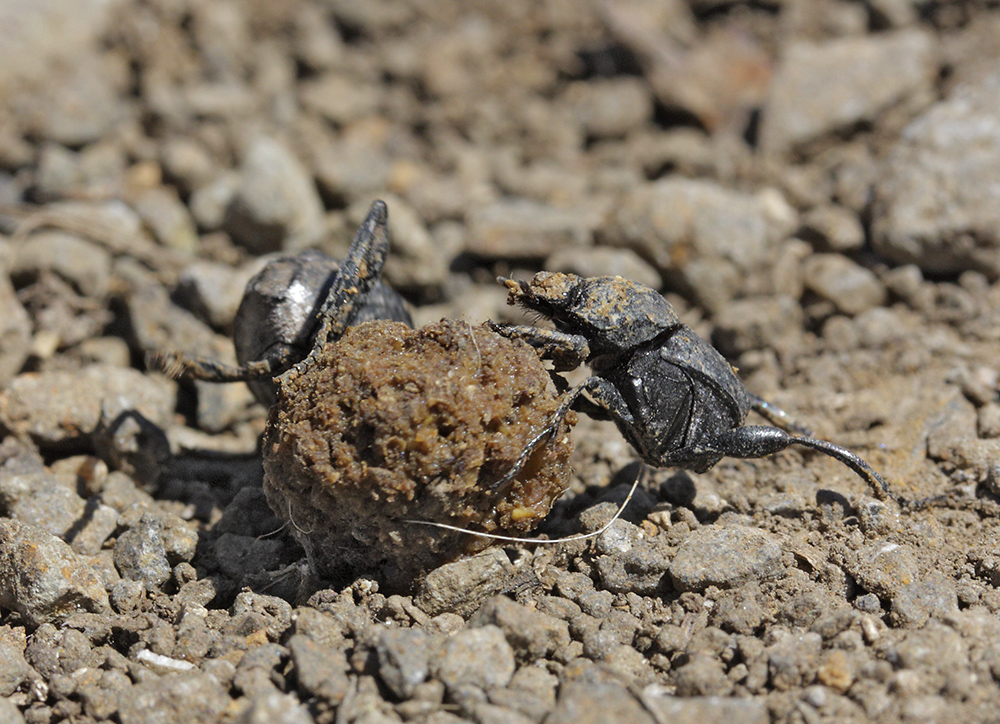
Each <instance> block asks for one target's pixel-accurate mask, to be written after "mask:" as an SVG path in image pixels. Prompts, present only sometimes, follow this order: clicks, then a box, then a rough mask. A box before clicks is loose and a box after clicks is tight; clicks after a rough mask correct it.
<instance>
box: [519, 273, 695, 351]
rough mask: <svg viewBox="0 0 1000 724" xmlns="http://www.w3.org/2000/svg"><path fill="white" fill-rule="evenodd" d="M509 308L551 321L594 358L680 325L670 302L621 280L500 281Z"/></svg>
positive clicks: (546, 277)
mask: <svg viewBox="0 0 1000 724" xmlns="http://www.w3.org/2000/svg"><path fill="white" fill-rule="evenodd" d="M500 281H501V282H502V283H503V284H504V285H506V287H507V289H508V297H507V303H508V304H520V305H521V306H522V307H525V308H526V309H530V310H532V311H534V312H538V313H539V314H541V315H542V316H544V317H547V318H549V319H551V320H552V323H553V324H555V326H556V329H558V330H559V331H560V332H566V333H568V334H578V335H580V336H581V337H584V338H586V340H587V342H588V343H589V345H590V349H591V352H592V354H593V355H598V354H614V353H617V352H623V351H626V350H629V349H632V348H634V347H635V346H637V345H639V344H642V343H644V342H647V341H649V340H651V339H653V338H654V337H656V336H657V335H658V334H660V333H661V332H663V331H665V330H667V329H670V328H671V327H675V326H677V325H679V324H680V323H681V322H680V320H679V319H678V318H677V313H676V312H674V308H673V307H672V306H670V302H668V301H667V300H666V299H664V298H663V296H662V295H661V294H660V293H659V292H657V291H656V290H654V289H650V288H649V287H647V286H643V285H642V284H636V283H635V282H631V281H629V280H628V279H623V278H622V277H589V278H584V277H578V276H576V275H575V274H562V273H558V272H539V273H538V274H535V276H534V278H532V280H531V281H530V282H525V281H515V280H512V279H504V278H503V277H501V278H500Z"/></svg>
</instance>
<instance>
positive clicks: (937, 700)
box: [0, 0, 1000, 724]
mask: <svg viewBox="0 0 1000 724" xmlns="http://www.w3.org/2000/svg"><path fill="white" fill-rule="evenodd" d="M998 68H1000V8H998V6H997V3H996V2H991V1H989V0H968V1H965V2H959V1H946V0H940V1H934V0H930V1H928V0H919V1H918V0H816V1H815V2H793V1H792V0H772V1H770V2H723V1H719V0H669V1H668V0H627V1H622V2H612V1H611V0H607V1H600V0H594V1H593V2H586V3H584V2H567V1H565V0H545V1H543V2H537V1H536V0H507V1H505V2H499V1H496V2H491V1H489V0H483V1H481V2H475V3H465V2H456V1H454V0H422V1H420V2H416V1H413V2H390V1H385V2H375V1H372V2H365V3H355V2H351V1H350V0H313V1H309V0H293V1H291V2H282V3H271V2H267V1H266V0H245V1H242V2H241V1H237V0H220V1H213V2H197V1H196V0H77V1H76V2H69V1H68V0H31V1H28V0H10V1H8V2H6V3H3V4H0V99H2V100H0V222H2V225H0V268H2V269H3V270H4V273H3V274H2V275H0V388H2V392H0V432H2V433H3V440H2V443H0V509H2V510H0V512H2V513H3V517H2V518H0V607H2V608H0V612H2V619H0V624H2V625H0V694H2V695H3V698H0V720H3V721H5V722H6V721H10V722H28V723H30V724H47V723H48V722H61V721H68V722H74V723H76V724H84V723H87V722H103V721H114V722H119V723H120V724H140V723H142V724H144V723H147V722H148V723H150V724H152V723H153V722H170V721H186V722H193V723H195V724H199V723H201V722H215V721H226V722H230V721H232V722H242V723H245V724H249V723H263V722H279V721H280V722H287V723H288V724H298V723H300V722H302V723H305V722H310V721H316V722H343V723H347V722H365V723H366V724H374V723H375V722H400V721H413V722H427V723H428V724H432V723H433V724H447V723H449V722H458V721H474V722H478V723H480V724H487V723H492V722H546V723H547V724H557V723H561V722H604V721H633V722H650V723H652V722H656V723H657V724H666V723H667V722H670V723H671V724H673V723H675V722H676V723H683V722H699V723H701V724H707V723H708V722H717V721H718V722H724V721H740V722H751V723H757V722H768V721H770V722H806V723H809V724H811V723H812V722H820V721H837V722H845V721H878V722H896V721H914V722H921V721H941V720H945V719H949V720H954V721H996V720H998V719H1000V714H998V713H997V712H998V711H1000V688H998V681H1000V649H998V648H997V645H996V642H997V640H998V639H1000V590H998V587H1000V552H998V550H997V544H996V540H997V535H998V527H1000V526H998V515H1000V505H998V501H1000V363H998V361H997V360H998V352H1000V284H998V279H1000V72H998V70H997V69H998ZM374 198H382V199H385V200H386V201H387V203H388V205H389V209H390V223H391V228H392V232H393V234H394V237H393V244H394V246H393V250H392V255H391V257H390V259H389V261H388V264H387V266H386V270H385V279H386V280H387V281H388V283H390V284H391V285H392V286H393V287H394V288H395V289H397V290H399V291H400V292H401V293H403V294H404V295H405V296H406V298H407V299H408V300H409V302H410V303H411V304H412V306H413V312H414V317H415V319H416V320H417V322H418V323H419V324H424V323H428V322H431V321H435V320H437V319H440V318H441V317H444V316H448V317H464V318H465V319H466V320H468V321H469V322H470V323H471V324H478V323H479V322H481V321H484V320H486V319H495V320H500V321H524V317H521V316H518V313H517V312H516V310H513V309H511V308H509V307H507V306H505V304H504V300H505V296H506V292H505V290H504V289H503V288H502V287H500V286H499V285H497V284H495V282H494V281H493V280H494V278H495V277H496V276H497V275H498V274H503V275H504V276H512V277H515V278H529V277H530V275H531V274H532V273H533V272H534V271H537V270H539V269H547V270H554V271H569V272H575V273H578V274H582V275H585V276H590V275H597V274H608V273H615V274H621V275H622V276H625V277H628V278H630V279H633V280H635V281H638V282H641V283H644V284H647V285H650V286H654V287H656V288H658V289H661V290H663V291H664V293H665V294H666V295H667V297H668V298H669V299H670V300H671V301H672V302H673V303H674V305H675V307H676V308H677V310H678V312H679V314H680V315H681V317H682V319H683V320H684V321H685V322H687V323H688V324H690V325H692V326H693V327H694V328H695V329H696V330H697V331H698V332H699V333H701V334H703V335H704V336H705V337H707V338H710V339H711V340H712V341H713V342H714V343H715V345H716V346H717V347H718V348H719V349H720V350H721V351H722V352H723V353H724V354H725V355H726V356H727V357H728V358H729V359H730V360H731V361H732V362H733V364H734V365H735V366H737V367H738V368H739V371H740V375H741V376H742V378H743V379H744V381H745V382H746V384H747V386H748V388H749V389H751V390H752V391H753V392H755V393H757V394H760V395H762V396H764V397H765V398H767V399H769V400H772V401H773V402H775V403H777V404H779V405H780V406H782V407H783V408H785V409H786V410H788V411H790V412H791V413H792V414H793V415H794V416H795V417H796V418H797V419H799V420H801V421H802V422H804V423H805V424H807V425H809V426H810V427H812V428H814V429H815V430H816V433H817V435H818V436H819V437H822V438H825V439H828V440H832V441H835V442H836V443H838V444H841V445H844V446H846V447H848V448H850V449H851V450H853V451H855V452H857V453H858V454H859V455H861V456H862V457H864V458H865V459H866V460H868V461H869V462H870V463H871V464H872V465H873V466H874V467H876V468H877V469H878V470H880V471H881V472H882V473H883V474H884V475H885V477H886V478H887V480H888V481H889V483H890V484H891V486H892V487H893V489H894V490H895V492H896V493H897V494H898V495H900V496H901V497H902V498H904V499H905V500H908V501H920V504H918V505H906V506H904V507H903V508H902V509H900V508H898V507H897V506H896V505H895V504H893V503H891V502H888V503H887V502H881V501H878V500H876V499H874V498H873V497H871V492H870V490H869V489H868V488H867V486H866V485H865V484H864V482H863V481H862V480H860V479H859V478H858V477H857V476H856V475H854V474H853V473H852V472H851V471H850V470H849V469H847V468H846V467H844V466H843V465H840V464H839V463H837V462H836V461H834V460H831V459H830V458H828V457H826V456H823V455H820V454H816V453H814V452H809V451H804V450H799V449H792V450H789V451H786V452H783V453H781V454H778V455H775V456H773V457H771V458H767V459H762V460H731V459H727V460H724V461H723V462H722V463H720V464H719V465H717V466H716V467H715V468H713V469H712V470H710V471H709V472H707V473H704V474H694V473H687V472H683V471H676V470H669V469H668V470H654V471H651V473H650V475H648V476H647V477H646V478H645V480H644V481H643V484H642V486H641V488H640V490H639V491H638V492H637V493H636V495H635V497H634V499H633V501H632V502H631V504H630V505H629V507H628V509H627V510H626V511H625V514H624V517H623V519H622V520H619V521H617V522H615V523H614V524H613V525H612V527H611V528H610V529H608V530H607V531H606V532H605V533H603V534H601V535H600V536H598V537H596V538H594V539H591V540H583V541H574V542H568V543H564V544H560V545H554V546H541V545H539V546H533V545H509V546H506V547H494V548H491V549H488V550H486V551H485V552H483V553H481V554H479V555H478V556H475V557H471V558H466V559H462V560H459V561H457V562H454V563H450V564H447V565H444V566H441V567H439V568H436V569H434V570H431V571H429V572H428V573H427V574H426V577H424V578H423V579H421V580H417V581H414V584H413V588H412V590H411V591H407V592H405V594H398V593H396V594H393V595H387V593H388V592H386V591H381V592H380V590H379V586H378V584H377V582H375V581H373V580H370V579H366V578H361V579H359V580H356V581H355V582H354V583H353V584H351V585H347V586H344V587H339V588H332V587H329V586H328V585H324V583H323V581H319V582H317V581H316V580H315V578H314V577H313V576H311V575H310V574H309V571H308V570H307V569H306V567H305V565H304V563H303V551H302V549H301V548H300V547H299V546H298V545H297V544H296V542H295V539H294V537H293V535H292V534H291V533H290V531H289V530H288V528H287V527H286V528H282V526H281V523H280V522H279V521H278V519H277V518H276V517H275V516H274V514H273V513H272V512H271V510H270V509H269V508H268V506H267V503H266V501H265V499H264V494H263V491H262V487H261V481H262V475H263V473H262V468H261V460H260V455H259V453H258V445H259V442H258V441H259V439H260V435H261V433H262V432H263V430H264V425H265V421H266V419H267V410H265V409H264V408H263V407H262V406H260V405H259V404H257V403H256V402H255V400H254V398H253V396H252V395H251V393H250V392H249V390H248V389H247V388H246V387H245V386H244V385H242V384H233V385H214V386H213V385H210V384H207V383H201V382H197V383H192V382H180V383H177V382H174V381H171V380H168V379H167V378H165V377H163V376H162V375H159V374H155V373H152V372H148V371H147V370H146V369H145V367H144V363H143V359H144V354H145V353H146V352H148V351H151V350H157V349H164V348H171V349H182V350H187V351H190V352H195V353H199V354H204V355H210V356H213V357H217V358H221V359H228V360H232V355H233V352H232V344H231V341H230V336H229V335H230V334H231V330H232V324H233V317H234V314H235V311H236V307H237V305H238V303H239V300H240V296H241V294H242V289H243V286H244V284H245V283H246V281H247V280H248V279H249V278H250V277H251V276H252V275H253V274H254V273H255V272H256V271H257V270H258V269H260V268H261V265H262V264H263V263H264V262H265V261H266V260H267V259H268V258H270V257H269V256H268V255H272V254H274V253H277V252H281V251H284V252H295V251H298V250H301V249H305V248H309V247H317V248H320V249H323V250H325V251H327V252H329V253H331V254H338V255H342V254H343V252H344V251H345V249H346V247H347V244H348V243H349V241H350V238H351V236H352V234H353V231H354V229H355V228H356V227H357V225H358V223H359V222H360V221H361V219H362V218H363V216H364V214H365V212H366V211H367V209H368V206H369V204H370V203H371V201H372V200H373V199H374ZM571 436H572V439H573V441H574V443H575V452H574V453H573V456H572V458H571V463H572V466H573V469H574V473H573V482H572V484H571V487H570V491H569V492H568V493H567V495H566V496H565V498H564V499H563V500H562V501H560V502H558V503H557V504H556V506H555V508H554V510H553V512H552V514H551V515H550V516H549V518H548V520H547V521H546V522H545V523H544V524H543V525H542V527H541V528H540V529H539V532H540V533H543V534H546V535H549V536H551V537H555V536H558V535H568V534H573V533H578V532H586V531H594V530H598V529H599V528H600V527H601V526H602V525H603V524H604V523H605V522H607V521H608V520H609V519H610V517H611V516H612V514H613V512H614V511H615V509H616V506H617V504H618V503H619V502H621V501H622V500H623V498H624V496H625V494H626V492H627V490H628V486H629V485H630V484H631V482H632V481H633V480H634V479H635V475H636V474H637V471H638V468H637V465H636V459H637V458H636V455H635V453H634V452H633V451H632V450H631V449H630V448H629V447H628V445H627V444H626V443H625V442H624V441H623V440H622V438H621V436H620V435H619V434H618V432H617V430H616V429H615V428H614V426H613V425H611V424H610V423H607V422H594V421H591V420H588V419H587V418H585V417H582V418H581V420H580V423H579V424H578V425H577V426H576V428H575V429H574V430H573V431H572V433H571Z"/></svg>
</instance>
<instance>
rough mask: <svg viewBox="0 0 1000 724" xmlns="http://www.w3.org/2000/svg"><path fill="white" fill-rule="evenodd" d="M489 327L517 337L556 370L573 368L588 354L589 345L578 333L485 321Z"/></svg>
mask: <svg viewBox="0 0 1000 724" xmlns="http://www.w3.org/2000/svg"><path fill="white" fill-rule="evenodd" d="M487 325H489V327H490V329H492V330H493V331H494V332H496V333H497V334H499V335H502V336H504V337H507V338H508V339H519V340H521V341H522V342H526V343H528V344H530V345H531V346H532V347H533V348H535V349H536V350H537V351H538V353H539V355H540V356H541V358H542V359H547V360H551V362H552V365H553V367H554V369H555V371H556V372H566V371H568V370H575V369H576V368H577V367H579V366H580V365H582V364H583V363H584V362H586V361H587V358H588V357H589V356H590V345H589V344H587V340H586V338H585V337H581V336H580V335H578V334H567V333H565V332H557V331H555V330H554V329H539V328H538V327H531V326H529V325H520V324H497V323H496V322H487Z"/></svg>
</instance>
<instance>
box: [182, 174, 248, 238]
mask: <svg viewBox="0 0 1000 724" xmlns="http://www.w3.org/2000/svg"><path fill="white" fill-rule="evenodd" d="M239 185H240V177H239V174H237V173H235V172H229V173H222V174H220V175H219V177H218V178H216V179H214V180H213V181H210V182H209V183H206V184H205V185H204V186H200V187H199V188H197V189H196V190H195V191H194V192H193V193H192V194H191V198H190V199H189V200H188V207H189V208H190V210H191V218H193V219H194V221H195V223H196V224H197V225H198V228H199V229H201V230H202V231H218V230H219V229H221V228H222V227H223V225H225V223H226V209H228V208H229V206H230V204H232V202H233V198H235V196H236V192H237V189H238V188H239Z"/></svg>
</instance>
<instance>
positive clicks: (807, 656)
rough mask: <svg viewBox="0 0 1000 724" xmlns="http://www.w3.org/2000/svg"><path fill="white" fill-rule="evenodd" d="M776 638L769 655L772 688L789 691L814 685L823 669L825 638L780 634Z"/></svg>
mask: <svg viewBox="0 0 1000 724" xmlns="http://www.w3.org/2000/svg"><path fill="white" fill-rule="evenodd" d="M776 638H777V640H776V641H775V642H774V643H773V644H771V645H770V646H768V647H767V649H766V651H765V655H766V656H767V668H768V675H769V677H770V683H771V686H772V687H774V688H775V689H777V690H778V691H788V690H789V689H794V688H797V687H801V686H804V685H806V684H808V683H809V682H810V681H812V680H813V679H814V678H815V676H816V670H817V669H818V668H819V665H820V660H819V659H820V652H821V650H822V646H823V637H822V636H820V635H819V634H818V633H813V632H811V631H810V632H807V633H803V634H796V633H789V632H778V634H777V636H776Z"/></svg>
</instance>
